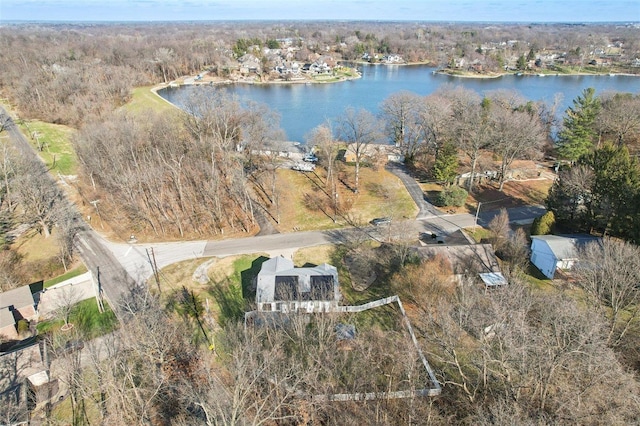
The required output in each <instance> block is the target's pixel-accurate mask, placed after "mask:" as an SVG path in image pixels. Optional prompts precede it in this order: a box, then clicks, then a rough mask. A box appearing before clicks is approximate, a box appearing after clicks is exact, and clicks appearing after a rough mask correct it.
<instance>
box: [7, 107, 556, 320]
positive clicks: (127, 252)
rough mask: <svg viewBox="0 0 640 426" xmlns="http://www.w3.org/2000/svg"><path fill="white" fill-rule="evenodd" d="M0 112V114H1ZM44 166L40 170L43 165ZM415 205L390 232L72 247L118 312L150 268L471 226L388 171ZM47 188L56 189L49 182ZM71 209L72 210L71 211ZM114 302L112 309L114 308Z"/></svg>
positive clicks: (22, 146)
mask: <svg viewBox="0 0 640 426" xmlns="http://www.w3.org/2000/svg"><path fill="white" fill-rule="evenodd" d="M2 112H4V111H3V110H1V109H0V113H2ZM7 130H8V132H9V134H10V136H11V139H12V140H13V142H14V143H15V144H16V147H17V148H18V149H19V150H20V151H21V153H22V154H23V155H25V156H28V155H30V156H33V157H34V158H37V156H36V154H35V152H34V151H33V149H32V148H31V147H30V145H29V143H28V142H27V140H26V139H25V138H24V136H23V135H22V133H20V131H19V129H17V128H16V126H15V125H13V124H11V125H10V126H9V128H8V129H7ZM43 167H44V165H43ZM390 170H391V171H392V173H394V174H395V175H396V176H398V177H399V178H400V179H401V180H402V182H403V183H404V185H405V186H406V187H407V190H408V191H409V193H410V194H411V196H412V197H413V199H414V200H415V202H416V204H417V205H418V206H419V208H420V211H419V213H418V216H417V218H416V220H408V221H400V222H394V223H393V224H392V225H391V226H390V227H388V228H387V227H379V228H376V227H366V228H360V229H356V228H347V229H340V230H331V231H308V232H293V233H286V234H273V235H259V236H255V237H250V238H241V239H233V240H221V241H186V242H178V243H161V244H126V243H114V242H111V241H107V240H105V239H103V238H102V237H100V236H99V235H98V234H97V233H96V232H95V231H93V230H91V229H90V228H89V226H88V225H87V224H86V223H84V222H83V221H82V219H81V216H80V215H79V214H78V215H77V216H78V218H77V220H78V221H80V222H81V226H80V227H81V232H79V234H78V236H77V244H76V246H77V248H78V250H79V252H80V254H81V256H82V259H83V261H84V262H85V264H86V265H87V267H88V268H89V269H90V270H91V271H93V272H94V273H97V275H98V276H99V281H100V283H101V287H102V290H103V292H104V293H105V295H106V297H107V299H108V300H109V302H110V304H111V306H112V307H114V308H115V309H116V311H117V310H118V306H119V305H118V301H120V300H121V299H122V298H124V297H126V296H127V293H128V291H129V289H130V288H131V287H132V286H134V285H135V284H136V283H137V284H141V283H143V282H145V281H146V280H147V279H148V278H149V277H151V276H152V274H153V268H152V265H153V264H154V261H155V264H156V265H157V267H158V268H159V269H162V268H163V267H165V266H168V265H171V264H173V263H176V262H180V261H183V260H188V259H196V258H200V257H211V256H220V257H222V256H228V255H236V254H247V253H259V252H266V253H269V254H270V255H274V254H278V253H280V252H282V253H287V252H291V250H295V249H298V248H302V247H312V246H317V245H323V244H330V243H331V244H335V243H338V242H344V241H347V240H349V239H353V238H377V239H380V240H384V239H386V237H387V235H386V234H387V233H388V232H402V233H404V234H406V235H416V236H417V233H418V232H424V231H431V232H434V233H436V234H440V235H444V234H448V233H451V232H453V231H455V230H457V229H460V228H468V227H471V226H473V224H474V220H475V217H474V215H472V214H456V215H448V214H442V213H440V212H439V211H438V210H437V209H435V207H433V206H432V205H431V204H429V203H428V201H427V200H425V199H424V195H423V192H422V190H421V189H420V187H419V186H418V184H417V183H416V181H415V180H414V179H413V178H411V177H410V176H409V175H408V174H407V173H406V172H405V171H404V170H403V169H402V167H398V166H395V167H391V168H390ZM52 183H53V184H55V182H54V181H53V178H52ZM74 210H75V207H74ZM543 211H544V209H543V208H542V207H540V206H531V207H522V208H516V209H511V210H509V215H510V220H511V221H512V222H516V223H518V222H522V221H530V220H531V219H532V218H533V217H536V216H539V215H540V214H541V213H542V212H543ZM495 214H497V211H482V209H481V211H480V214H479V217H478V224H479V225H487V224H488V223H489V221H490V220H491V218H492V217H493V216H495ZM114 303H115V304H114Z"/></svg>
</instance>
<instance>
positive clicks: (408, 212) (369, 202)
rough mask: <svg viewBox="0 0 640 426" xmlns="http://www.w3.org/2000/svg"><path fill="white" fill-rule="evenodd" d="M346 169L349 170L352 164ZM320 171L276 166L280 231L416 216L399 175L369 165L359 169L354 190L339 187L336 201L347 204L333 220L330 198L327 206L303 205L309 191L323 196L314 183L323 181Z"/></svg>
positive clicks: (317, 228) (324, 196)
mask: <svg viewBox="0 0 640 426" xmlns="http://www.w3.org/2000/svg"><path fill="white" fill-rule="evenodd" d="M348 167H349V172H352V167H350V166H348ZM321 173H322V172H318V174H316V173H315V172H314V173H302V172H297V171H294V170H288V169H281V170H278V180H279V185H280V189H281V194H282V195H281V200H280V206H281V207H280V210H281V211H280V224H279V225H277V226H276V227H277V229H278V230H279V231H280V232H287V231H291V230H293V229H294V228H295V229H298V230H321V229H331V228H337V227H340V226H342V225H345V224H346V223H347V220H346V219H345V217H348V219H349V222H352V223H353V222H355V223H359V224H365V223H367V222H369V221H370V220H371V219H373V218H374V217H381V216H391V217H394V218H398V219H401V218H410V217H415V215H416V214H417V212H418V208H417V207H416V205H415V203H414V202H413V200H412V199H411V196H410V195H409V193H408V192H407V191H406V190H405V188H404V185H402V182H400V180H399V179H398V178H396V177H395V176H394V175H393V174H391V173H389V172H387V171H386V170H383V169H379V170H373V169H371V168H368V167H364V168H361V169H360V182H361V183H360V185H361V186H360V191H359V193H357V194H356V193H354V192H352V191H351V190H349V189H347V188H346V187H344V186H343V185H341V186H340V187H339V188H338V194H339V200H340V201H339V202H340V204H342V205H350V206H351V208H350V209H349V211H348V212H347V213H344V214H343V215H342V216H340V215H339V216H338V222H337V223H334V222H333V214H334V212H333V210H332V209H331V202H330V201H329V202H325V205H326V206H328V208H327V209H326V210H324V211H323V210H321V209H315V210H312V209H310V208H308V207H307V206H306V205H305V197H306V196H309V195H313V196H316V197H318V198H322V199H324V198H326V197H327V195H326V194H324V193H323V192H322V191H321V190H320V189H319V188H318V187H317V185H316V184H322V180H323V179H322V175H321Z"/></svg>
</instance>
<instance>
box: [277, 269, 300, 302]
mask: <svg viewBox="0 0 640 426" xmlns="http://www.w3.org/2000/svg"><path fill="white" fill-rule="evenodd" d="M275 282H276V284H275V291H274V298H275V300H298V277H297V276H292V275H278V276H276V279H275Z"/></svg>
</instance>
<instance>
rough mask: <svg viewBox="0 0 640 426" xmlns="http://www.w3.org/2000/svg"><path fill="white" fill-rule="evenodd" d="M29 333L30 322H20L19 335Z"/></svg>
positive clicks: (23, 320)
mask: <svg viewBox="0 0 640 426" xmlns="http://www.w3.org/2000/svg"><path fill="white" fill-rule="evenodd" d="M28 331H29V321H27V320H26V319H21V320H18V334H20V335H23V334H25V333H26V332H28Z"/></svg>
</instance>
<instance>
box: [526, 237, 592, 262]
mask: <svg viewBox="0 0 640 426" xmlns="http://www.w3.org/2000/svg"><path fill="white" fill-rule="evenodd" d="M531 239H532V240H539V241H544V242H545V243H546V244H547V246H549V249H550V250H551V252H552V253H553V255H554V256H555V257H556V259H558V260H561V259H576V258H577V257H578V249H580V248H581V247H583V246H585V245H586V244H587V243H590V242H592V241H598V240H599V238H598V237H593V236H591V235H533V236H531Z"/></svg>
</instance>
